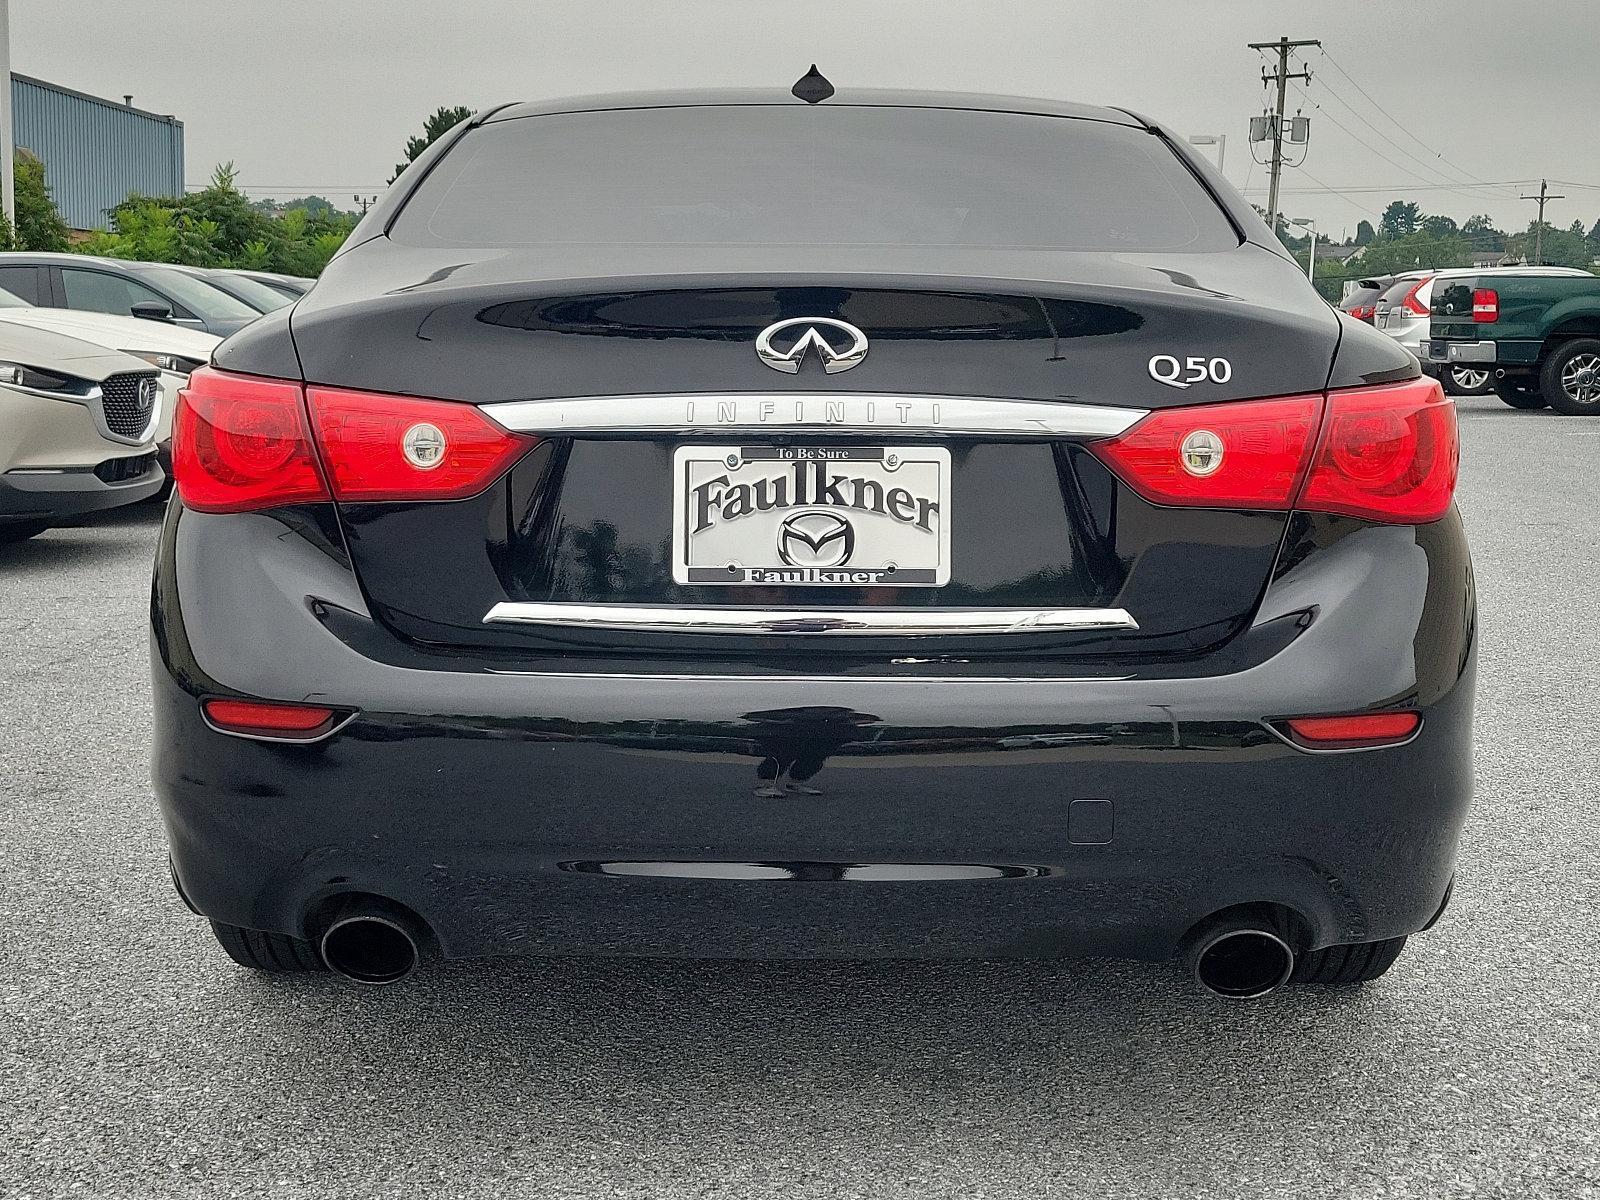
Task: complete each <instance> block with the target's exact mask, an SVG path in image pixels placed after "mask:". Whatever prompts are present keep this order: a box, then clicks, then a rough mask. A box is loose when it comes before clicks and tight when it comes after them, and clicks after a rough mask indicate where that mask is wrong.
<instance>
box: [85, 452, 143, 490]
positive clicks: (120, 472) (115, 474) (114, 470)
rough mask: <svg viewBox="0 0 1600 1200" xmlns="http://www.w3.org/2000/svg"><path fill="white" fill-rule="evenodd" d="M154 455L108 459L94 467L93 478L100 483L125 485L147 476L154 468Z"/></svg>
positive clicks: (135, 455) (133, 455)
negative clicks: (129, 481) (131, 480)
mask: <svg viewBox="0 0 1600 1200" xmlns="http://www.w3.org/2000/svg"><path fill="white" fill-rule="evenodd" d="M155 462H156V456H155V455H154V454H130V455H129V456H128V457H127V458H108V459H106V460H105V462H103V463H101V464H100V465H99V466H97V467H95V469H94V473H95V478H97V479H99V480H100V482H101V483H127V482H128V480H130V479H138V478H139V477H140V476H141V475H144V474H147V473H148V472H149V470H150V468H151V467H153V466H155Z"/></svg>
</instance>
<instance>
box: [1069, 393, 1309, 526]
mask: <svg viewBox="0 0 1600 1200" xmlns="http://www.w3.org/2000/svg"><path fill="white" fill-rule="evenodd" d="M1321 415H1322V397H1321V396H1292V397H1289V398H1287V399H1282V400H1245V401H1242V402H1238V403H1230V404H1205V405H1196V406H1193V407H1185V408H1167V409H1161V410H1159V411H1157V412H1153V413H1151V414H1150V415H1149V416H1148V417H1146V418H1145V419H1144V420H1142V421H1140V422H1139V423H1138V424H1137V425H1135V426H1134V427H1133V428H1132V429H1130V430H1128V432H1126V433H1124V434H1122V435H1121V436H1119V437H1116V438H1112V439H1111V440H1109V441H1103V442H1095V443H1093V444H1092V446H1091V447H1090V448H1091V449H1092V450H1093V451H1094V453H1095V454H1096V455H1097V456H1098V457H1099V458H1100V459H1101V460H1102V461H1104V462H1105V464H1106V465H1107V466H1109V467H1110V468H1111V469H1112V470H1113V471H1115V472H1116V473H1117V474H1118V475H1119V476H1121V477H1122V479H1123V481H1124V482H1125V483H1127V485H1128V486H1129V487H1131V488H1132V489H1133V490H1134V491H1136V492H1138V493H1139V494H1140V495H1141V496H1143V497H1144V498H1145V499H1146V500H1149V501H1151V502H1152V503H1154V504H1171V505H1184V506H1201V507H1206V508H1267V509H1284V508H1289V507H1290V505H1291V502H1292V501H1293V500H1294V493H1295V489H1296V488H1297V487H1298V486H1299V484H1300V477H1301V474H1302V473H1303V471H1304V468H1305V464H1306V458H1307V456H1308V455H1309V454H1310V451H1311V446H1312V442H1313V440H1314V438H1315V436H1316V432H1317V422H1318V419H1319V418H1320V416H1321Z"/></svg>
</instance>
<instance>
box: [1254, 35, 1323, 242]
mask: <svg viewBox="0 0 1600 1200" xmlns="http://www.w3.org/2000/svg"><path fill="white" fill-rule="evenodd" d="M1321 45H1322V43H1321V42H1319V41H1317V40H1316V39H1315V38H1308V39H1306V40H1304V41H1299V42H1291V41H1290V40H1289V39H1288V38H1286V37H1281V38H1279V39H1278V40H1277V41H1275V42H1251V43H1250V49H1252V50H1276V51H1277V52H1278V69H1277V70H1276V71H1263V72H1261V81H1262V82H1263V83H1276V84H1277V85H1278V105H1277V109H1276V115H1275V116H1274V117H1273V119H1272V182H1271V184H1270V185H1269V186H1268V188H1267V228H1268V229H1270V230H1272V233H1273V236H1277V233H1278V179H1279V177H1280V176H1281V175H1282V174H1283V106H1284V103H1285V102H1286V101H1287V100H1288V94H1289V81H1290V80H1291V79H1303V80H1305V81H1306V82H1307V83H1310V82H1311V72H1310V71H1296V72H1295V73H1294V74H1292V75H1291V74H1290V73H1289V51H1291V50H1297V49H1299V48H1300V47H1301V46H1321Z"/></svg>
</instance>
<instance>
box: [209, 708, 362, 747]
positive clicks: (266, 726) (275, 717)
mask: <svg viewBox="0 0 1600 1200" xmlns="http://www.w3.org/2000/svg"><path fill="white" fill-rule="evenodd" d="M200 707H201V708H202V709H203V710H204V712H205V715H206V720H208V721H209V722H211V724H212V725H214V726H216V727H217V728H218V729H221V730H225V731H226V732H228V733H241V734H245V735H246V736H254V737H273V738H288V739H292V740H298V739H305V738H310V737H315V736H318V735H320V734H322V733H325V732H326V731H327V730H328V729H330V728H332V726H333V724H334V722H335V720H336V719H337V718H338V716H339V714H338V712H337V711H336V710H335V709H331V708H324V707H322V706H321V705H317V704H285V703H283V702H281V701H277V700H228V699H221V698H218V699H211V700H205V701H202V702H201V705H200Z"/></svg>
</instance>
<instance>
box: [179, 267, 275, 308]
mask: <svg viewBox="0 0 1600 1200" xmlns="http://www.w3.org/2000/svg"><path fill="white" fill-rule="evenodd" d="M172 269H173V270H174V271H182V272H183V273H184V274H186V275H191V276H193V277H194V278H196V279H199V280H202V281H204V282H205V283H209V284H210V285H211V286H212V287H214V288H219V289H220V290H222V291H224V292H227V293H228V295H230V296H232V297H233V298H234V299H235V300H237V301H239V303H241V304H247V305H249V306H250V307H251V308H252V309H254V310H255V311H256V312H258V313H269V312H276V311H277V310H278V309H280V308H284V307H286V306H287V305H290V304H293V303H294V300H293V299H292V298H291V297H289V296H286V295H284V294H283V293H282V292H280V291H278V290H277V289H276V288H270V287H268V286H267V285H266V284H264V283H261V282H259V281H258V280H255V279H251V278H249V277H248V276H245V275H238V274H235V273H234V272H232V271H224V270H219V269H213V268H210V267H181V266H174V267H173V268H172Z"/></svg>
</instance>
